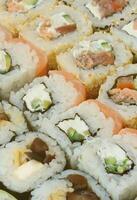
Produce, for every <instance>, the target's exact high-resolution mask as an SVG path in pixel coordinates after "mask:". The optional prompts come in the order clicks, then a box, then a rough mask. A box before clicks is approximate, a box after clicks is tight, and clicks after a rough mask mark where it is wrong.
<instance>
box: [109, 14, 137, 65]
mask: <svg viewBox="0 0 137 200" xmlns="http://www.w3.org/2000/svg"><path fill="white" fill-rule="evenodd" d="M111 32H112V33H113V34H114V35H115V36H116V37H117V39H118V40H121V41H123V42H124V43H125V44H126V45H127V46H128V47H129V49H130V50H131V52H132V53H133V54H134V56H135V57H134V62H135V63H136V62H137V18H136V19H135V20H132V21H130V22H129V23H127V24H126V25H125V26H123V27H122V29H116V28H111Z"/></svg>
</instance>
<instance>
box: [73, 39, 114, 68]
mask: <svg viewBox="0 0 137 200" xmlns="http://www.w3.org/2000/svg"><path fill="white" fill-rule="evenodd" d="M72 54H73V57H74V58H75V62H76V65H77V66H78V67H80V68H85V69H91V68H93V67H96V66H98V65H104V66H107V65H112V64H114V60H115V56H114V53H113V47H112V45H111V44H110V43H109V42H108V41H106V40H96V41H83V42H80V43H79V45H78V46H77V47H76V48H74V49H73V50H72Z"/></svg>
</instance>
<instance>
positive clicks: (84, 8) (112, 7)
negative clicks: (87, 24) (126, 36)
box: [73, 0, 137, 28]
mask: <svg viewBox="0 0 137 200" xmlns="http://www.w3.org/2000/svg"><path fill="white" fill-rule="evenodd" d="M104 5H105V6H104ZM73 7H75V8H79V9H80V11H81V12H85V13H86V14H87V15H88V17H89V18H90V20H91V21H92V23H93V26H94V27H95V28H106V27H109V26H120V27H121V26H122V25H123V24H125V23H126V22H129V21H130V20H131V19H133V18H135V13H136V11H137V9H136V8H137V2H136V0H120V1H119V0H99V1H98V0H75V1H74V3H73Z"/></svg>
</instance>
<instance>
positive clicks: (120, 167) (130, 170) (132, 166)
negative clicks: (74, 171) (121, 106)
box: [72, 138, 137, 200]
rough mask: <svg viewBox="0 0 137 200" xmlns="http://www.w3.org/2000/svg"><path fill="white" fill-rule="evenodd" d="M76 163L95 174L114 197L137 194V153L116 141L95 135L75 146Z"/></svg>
mask: <svg viewBox="0 0 137 200" xmlns="http://www.w3.org/2000/svg"><path fill="white" fill-rule="evenodd" d="M72 162H73V164H74V166H76V167H77V168H78V169H80V170H82V171H84V172H86V173H88V174H90V175H91V176H93V177H94V178H95V179H96V180H97V181H98V183H99V184H100V185H102V187H104V188H105V190H106V191H107V192H108V194H109V195H110V197H111V199H114V200H126V199H128V200H134V198H135V197H136V196H137V190H136V185H137V152H136V151H135V150H134V149H133V148H129V146H126V145H125V144H124V143H121V144H118V143H117V142H115V140H110V139H109V140H108V139H103V140H102V139H101V138H100V139H99V138H94V139H92V140H91V141H89V140H88V141H87V142H86V143H85V144H83V145H82V146H81V147H78V148H76V149H75V152H74V155H73V157H72Z"/></svg>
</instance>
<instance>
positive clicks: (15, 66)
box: [0, 28, 48, 99]
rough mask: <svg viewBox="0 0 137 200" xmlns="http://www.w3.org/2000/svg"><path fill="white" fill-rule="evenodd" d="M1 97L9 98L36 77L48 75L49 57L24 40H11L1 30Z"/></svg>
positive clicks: (9, 36) (8, 35)
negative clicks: (11, 92) (10, 94)
mask: <svg viewBox="0 0 137 200" xmlns="http://www.w3.org/2000/svg"><path fill="white" fill-rule="evenodd" d="M0 35H2V38H1V40H0V80H1V84H0V97H1V98H4V99H5V98H8V96H9V93H10V91H11V90H17V89H19V88H20V87H22V86H23V85H24V84H25V83H28V82H30V81H32V80H33V78H34V77H36V76H41V75H45V74H47V70H48V69H47V62H48V61H47V55H46V54H45V52H43V51H42V50H40V49H38V48H36V47H35V46H34V45H32V44H31V43H28V42H26V41H25V40H23V39H16V38H11V35H10V33H9V34H8V32H5V31H3V29H2V28H1V29H0Z"/></svg>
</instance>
